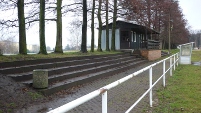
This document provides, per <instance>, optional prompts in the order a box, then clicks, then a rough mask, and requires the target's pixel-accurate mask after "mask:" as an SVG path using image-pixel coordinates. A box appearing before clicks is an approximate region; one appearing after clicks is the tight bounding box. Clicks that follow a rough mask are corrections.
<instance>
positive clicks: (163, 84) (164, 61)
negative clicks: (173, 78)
mask: <svg viewBox="0 0 201 113" xmlns="http://www.w3.org/2000/svg"><path fill="white" fill-rule="evenodd" d="M163 87H165V60H163Z"/></svg>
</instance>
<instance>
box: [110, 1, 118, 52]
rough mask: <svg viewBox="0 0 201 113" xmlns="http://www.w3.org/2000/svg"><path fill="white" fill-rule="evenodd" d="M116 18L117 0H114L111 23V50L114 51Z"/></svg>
mask: <svg viewBox="0 0 201 113" xmlns="http://www.w3.org/2000/svg"><path fill="white" fill-rule="evenodd" d="M116 20H117V0H114V13H113V24H112V41H111V42H112V46H111V50H112V51H115V50H116V49H115V31H116Z"/></svg>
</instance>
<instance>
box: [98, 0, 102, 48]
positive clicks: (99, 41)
mask: <svg viewBox="0 0 201 113" xmlns="http://www.w3.org/2000/svg"><path fill="white" fill-rule="evenodd" d="M101 5H102V0H99V7H98V23H99V29H98V49H97V51H102V48H101V35H102V20H101Z"/></svg>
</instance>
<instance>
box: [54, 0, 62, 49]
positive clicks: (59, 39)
mask: <svg viewBox="0 0 201 113" xmlns="http://www.w3.org/2000/svg"><path fill="white" fill-rule="evenodd" d="M61 4H62V0H57V38H56V47H55V50H54V52H55V53H63V49H62V14H61Z"/></svg>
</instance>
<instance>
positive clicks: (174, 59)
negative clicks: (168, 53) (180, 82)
mask: <svg viewBox="0 0 201 113" xmlns="http://www.w3.org/2000/svg"><path fill="white" fill-rule="evenodd" d="M175 55H176V54H174V70H175V65H176V64H175Z"/></svg>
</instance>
